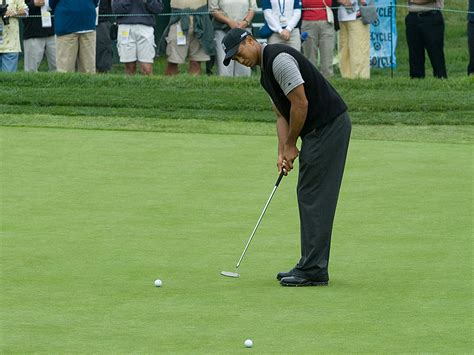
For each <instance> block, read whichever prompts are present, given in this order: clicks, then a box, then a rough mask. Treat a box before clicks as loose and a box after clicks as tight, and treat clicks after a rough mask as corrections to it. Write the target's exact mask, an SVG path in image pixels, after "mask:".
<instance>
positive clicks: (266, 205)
mask: <svg viewBox="0 0 474 355" xmlns="http://www.w3.org/2000/svg"><path fill="white" fill-rule="evenodd" d="M283 176H285V171H284V170H283V169H282V170H281V173H280V175H279V176H278V179H277V181H276V183H275V186H274V187H273V191H272V193H271V194H270V197H269V198H268V200H267V203H266V204H265V206H264V207H263V211H262V213H261V214H260V218H259V219H258V221H257V224H256V225H255V228H254V229H253V231H252V234H251V235H250V238H249V240H248V241H247V244H246V245H245V248H244V251H243V252H242V255H240V259H239V261H238V262H237V265H236V266H235V272H232V271H221V275H222V276H227V277H234V278H238V277H240V274H239V273H238V272H237V271H238V269H239V266H240V263H241V262H242V259H243V258H244V256H245V254H246V253H247V249H248V248H249V245H250V242H251V241H252V239H253V236H254V235H255V232H256V231H257V228H258V226H259V225H260V222H261V221H262V218H263V215H264V214H265V211H266V210H267V207H268V205H269V204H270V201H271V200H272V198H273V195H274V194H275V191H276V190H277V188H278V185H280V181H281V179H282V178H283Z"/></svg>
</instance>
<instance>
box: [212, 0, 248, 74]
mask: <svg viewBox="0 0 474 355" xmlns="http://www.w3.org/2000/svg"><path fill="white" fill-rule="evenodd" d="M256 10H257V3H256V1H255V0H210V1H209V11H211V12H212V15H213V16H214V23H215V24H214V30H215V41H216V57H217V74H218V75H220V76H250V74H251V69H250V68H248V67H246V66H244V65H242V64H239V63H238V62H234V61H232V62H231V63H230V64H229V66H225V65H224V64H223V61H224V57H225V53H224V49H223V48H222V44H221V43H222V39H223V38H224V36H225V34H226V33H227V32H228V31H229V30H230V29H231V28H243V29H246V30H247V31H249V32H251V28H250V23H251V22H252V20H253V17H254V15H255V11H256Z"/></svg>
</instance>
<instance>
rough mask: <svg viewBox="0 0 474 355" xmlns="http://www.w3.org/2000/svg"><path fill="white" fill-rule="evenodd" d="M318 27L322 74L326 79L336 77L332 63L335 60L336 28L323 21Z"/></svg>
mask: <svg viewBox="0 0 474 355" xmlns="http://www.w3.org/2000/svg"><path fill="white" fill-rule="evenodd" d="M318 27H319V29H318V31H319V38H320V39H319V53H320V57H321V65H320V68H321V74H323V75H324V77H325V78H330V77H332V76H333V75H334V71H333V65H332V62H333V59H334V46H335V44H336V32H335V31H334V26H333V25H332V24H331V23H327V22H326V21H321V22H320V23H319V26H318Z"/></svg>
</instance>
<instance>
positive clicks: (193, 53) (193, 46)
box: [166, 22, 211, 64]
mask: <svg viewBox="0 0 474 355" xmlns="http://www.w3.org/2000/svg"><path fill="white" fill-rule="evenodd" d="M178 24H180V22H177V23H174V24H172V25H171V26H170V31H169V33H168V37H166V42H167V46H166V55H167V56H168V62H170V63H175V64H183V63H185V62H186V58H188V59H189V60H193V61H196V62H207V61H208V60H210V59H211V58H210V57H209V55H208V54H207V53H206V52H205V51H204V49H203V48H202V46H201V43H200V42H199V40H198V39H197V38H196V36H195V35H194V33H190V32H189V33H188V34H187V35H186V44H185V45H179V46H178V43H177V42H178V39H177V38H178V35H177V31H178V30H177V27H178Z"/></svg>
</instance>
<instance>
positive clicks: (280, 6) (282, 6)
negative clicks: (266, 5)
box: [278, 0, 286, 16]
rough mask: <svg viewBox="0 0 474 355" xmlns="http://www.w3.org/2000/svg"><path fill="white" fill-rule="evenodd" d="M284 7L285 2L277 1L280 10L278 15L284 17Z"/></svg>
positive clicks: (284, 0)
mask: <svg viewBox="0 0 474 355" xmlns="http://www.w3.org/2000/svg"><path fill="white" fill-rule="evenodd" d="M282 4H283V5H282ZM285 6H286V0H283V1H280V0H278V7H279V8H280V15H282V16H285ZM282 8H283V10H282Z"/></svg>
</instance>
